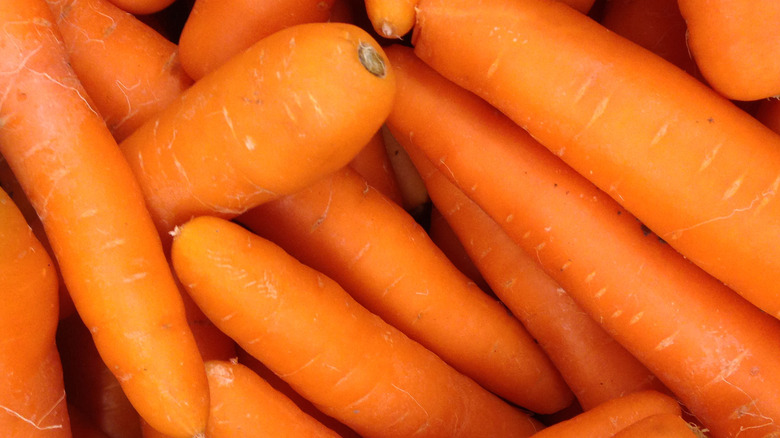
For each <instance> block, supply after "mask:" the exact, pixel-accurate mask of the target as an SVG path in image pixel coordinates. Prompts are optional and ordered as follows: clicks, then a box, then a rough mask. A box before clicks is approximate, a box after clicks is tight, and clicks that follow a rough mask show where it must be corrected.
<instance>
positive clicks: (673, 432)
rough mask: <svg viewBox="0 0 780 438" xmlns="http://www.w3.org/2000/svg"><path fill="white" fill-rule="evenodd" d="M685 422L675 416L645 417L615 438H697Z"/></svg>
mask: <svg viewBox="0 0 780 438" xmlns="http://www.w3.org/2000/svg"><path fill="white" fill-rule="evenodd" d="M696 437H697V435H696V434H695V433H694V432H693V429H691V426H689V425H688V423H687V422H685V420H683V418H682V417H681V416H679V415H675V414H655V415H650V416H649V417H645V418H643V419H641V420H639V421H637V422H636V423H634V424H632V425H630V426H628V427H626V428H625V429H623V430H621V431H619V432H618V433H616V434H615V435H613V438H696Z"/></svg>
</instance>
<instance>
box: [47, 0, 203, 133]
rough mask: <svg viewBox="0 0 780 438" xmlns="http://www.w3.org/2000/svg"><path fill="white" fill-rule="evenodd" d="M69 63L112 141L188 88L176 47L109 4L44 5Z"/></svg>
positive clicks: (67, 1) (52, 0)
mask: <svg viewBox="0 0 780 438" xmlns="http://www.w3.org/2000/svg"><path fill="white" fill-rule="evenodd" d="M47 2H48V3H49V7H50V8H51V10H52V12H53V13H54V15H55V17H57V27H58V28H59V30H60V33H61V34H62V38H63V41H64V42H65V47H66V49H67V51H68V57H69V59H70V64H71V66H72V67H73V69H74V70H75V71H76V74H77V75H78V77H79V81H80V82H81V83H82V85H83V86H84V88H85V89H86V90H87V93H88V94H89V96H90V97H91V98H92V100H93V101H94V103H95V107H96V109H97V110H98V112H99V113H100V115H102V116H103V118H104V119H105V121H106V124H107V125H108V127H109V129H110V130H111V132H112V133H113V134H114V137H115V138H116V139H117V141H122V140H123V139H125V138H126V137H127V136H128V135H130V134H131V133H132V132H133V131H135V130H136V128H138V127H139V126H140V125H141V124H142V123H143V122H144V121H145V120H147V119H148V118H150V117H151V116H153V115H154V114H157V113H158V112H159V111H161V110H162V109H163V108H165V107H166V106H167V105H168V104H169V103H171V102H172V101H174V100H175V99H176V98H178V97H179V95H180V94H181V93H182V92H183V91H184V90H186V89H187V88H189V86H190V85H192V79H190V78H189V77H188V76H187V75H186V74H185V73H184V70H182V68H181V65H180V64H179V57H178V52H177V48H176V45H175V44H174V43H172V42H170V41H168V40H167V39H166V38H165V37H163V36H162V35H160V34H159V33H157V32H156V31H155V30H153V29H152V28H151V27H149V26H147V25H146V24H144V23H142V22H141V21H140V20H138V19H137V18H135V17H134V16H133V15H130V14H129V13H127V12H125V11H123V10H121V9H119V8H118V7H116V6H114V5H113V4H112V3H110V2H109V0H86V1H83V0H78V1H77V0H47Z"/></svg>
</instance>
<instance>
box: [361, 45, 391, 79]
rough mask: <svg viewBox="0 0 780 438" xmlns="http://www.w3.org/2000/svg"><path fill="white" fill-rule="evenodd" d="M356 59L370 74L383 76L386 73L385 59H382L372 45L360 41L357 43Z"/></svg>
mask: <svg viewBox="0 0 780 438" xmlns="http://www.w3.org/2000/svg"><path fill="white" fill-rule="evenodd" d="M358 59H360V63H361V64H363V67H365V68H366V70H368V71H369V72H370V73H371V74H372V75H374V76H377V77H380V78H383V77H385V75H386V74H387V68H386V67H385V60H384V59H382V55H380V54H379V52H378V51H377V50H376V49H375V48H374V46H372V45H370V44H368V43H363V42H361V43H360V44H359V45H358Z"/></svg>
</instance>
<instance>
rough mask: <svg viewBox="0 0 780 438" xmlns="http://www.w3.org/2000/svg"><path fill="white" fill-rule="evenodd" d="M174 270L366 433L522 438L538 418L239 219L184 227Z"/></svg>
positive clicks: (324, 403)
mask: <svg viewBox="0 0 780 438" xmlns="http://www.w3.org/2000/svg"><path fill="white" fill-rule="evenodd" d="M176 234H177V235H176V237H175V238H174V241H173V248H172V258H173V265H174V268H175V270H176V272H177V274H178V275H179V278H181V280H182V283H183V284H184V285H185V286H186V287H187V289H188V291H189V292H190V294H191V295H192V296H193V298H194V299H195V301H196V302H197V303H198V305H199V306H200V307H201V308H202V309H203V311H204V312H205V313H206V314H207V315H208V316H209V318H210V319H211V320H212V321H214V323H215V324H216V325H217V326H218V327H220V328H221V329H222V330H223V331H224V332H225V333H227V334H228V335H229V336H231V337H232V338H233V339H235V340H236V342H237V343H238V344H239V345H240V346H241V347H242V348H244V349H245V350H246V351H247V352H249V353H250V354H251V355H252V356H254V357H256V358H257V359H259V360H260V361H261V362H263V363H264V364H265V365H266V366H267V367H268V368H270V369H271V370H272V371H273V372H274V373H276V374H277V375H279V376H280V377H282V378H283V379H284V380H285V381H287V382H288V383H289V384H290V385H291V386H292V387H293V388H294V389H295V390H296V391H297V392H299V393H300V394H301V395H303V396H304V397H306V398H307V399H309V400H310V401H312V402H313V403H314V404H315V405H316V406H317V407H318V408H320V409H322V411H323V412H324V413H326V414H327V415H330V416H332V417H334V418H336V419H338V420H339V421H341V422H343V423H344V424H346V425H347V426H350V427H351V428H352V429H354V430H355V431H356V432H358V433H359V434H360V435H362V436H365V437H398V436H420V437H427V436H447V437H453V438H455V437H461V436H462V437H473V436H490V437H502V436H512V437H522V436H528V435H529V434H531V433H533V432H534V431H535V430H536V428H537V427H539V424H538V422H536V421H534V420H532V419H531V418H530V417H529V416H527V415H526V414H524V413H522V412H521V411H519V410H517V409H515V408H513V407H511V406H510V405H508V404H507V403H505V402H503V401H502V400H500V399H499V398H498V397H496V396H494V395H492V394H490V393H489V392H487V391H486V390H485V389H483V388H481V387H479V386H478V385H477V384H476V383H474V381H473V380H471V379H469V378H467V377H465V376H463V375H462V374H460V373H458V372H457V371H455V370H454V369H453V368H451V367H449V366H448V365H446V364H445V363H444V362H443V361H442V360H441V359H440V358H439V357H438V356H436V355H434V354H433V353H431V352H430V351H428V350H426V349H425V348H423V347H422V346H420V345H419V344H417V343H416V342H413V341H411V340H410V339H409V338H407V337H406V336H404V335H403V334H401V333H400V332H399V331H398V330H396V329H394V328H393V327H392V326H390V325H388V324H387V323H386V322H384V321H383V320H382V319H380V318H379V317H377V316H375V315H373V314H371V313H370V312H368V311H367V310H366V309H365V308H363V307H362V306H360V305H359V304H358V303H357V302H355V301H354V299H352V298H351V297H350V296H349V295H348V294H347V293H346V292H345V291H344V290H343V289H342V288H341V287H340V286H339V285H338V284H337V283H336V282H335V281H333V280H331V279H330V278H328V277H326V276H324V275H322V274H320V273H319V272H317V271H315V270H313V269H311V268H309V267H307V266H305V265H303V264H301V263H300V262H298V261H297V260H295V259H294V258H293V257H291V256H290V255H288V254H286V253H285V252H284V251H283V250H282V249H281V248H279V247H278V246H276V245H274V244H272V243H271V242H269V241H267V240H265V239H262V238H260V237H258V236H255V235H253V234H252V233H250V232H249V231H247V230H245V229H244V228H242V227H241V226H239V225H236V224H234V223H232V222H229V221H225V220H222V219H218V218H214V217H208V216H201V217H198V218H195V219H192V220H191V221H189V222H188V223H186V224H185V225H183V226H181V227H179V229H178V232H177V233H176Z"/></svg>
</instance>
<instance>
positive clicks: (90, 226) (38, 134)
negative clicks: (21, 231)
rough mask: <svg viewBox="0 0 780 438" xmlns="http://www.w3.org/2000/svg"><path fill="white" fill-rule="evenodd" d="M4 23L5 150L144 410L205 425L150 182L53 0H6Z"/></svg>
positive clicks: (1, 148) (178, 429) (1, 140)
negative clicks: (105, 116)
mask: <svg viewBox="0 0 780 438" xmlns="http://www.w3.org/2000/svg"><path fill="white" fill-rule="evenodd" d="M0 26H2V27H3V29H4V32H3V33H2V34H1V35H0V72H2V74H0V89H2V90H4V93H5V94H4V96H5V97H4V99H3V100H2V104H1V105H0V120H2V125H3V126H2V129H0V153H2V155H3V156H4V157H5V158H6V160H7V161H8V164H9V165H10V167H11V169H12V170H13V172H14V174H15V175H16V176H17V178H18V180H19V183H20V185H21V186H22V188H23V189H24V191H25V193H26V194H27V196H28V198H29V199H30V202H31V204H32V205H33V207H34V208H35V210H36V212H37V213H38V216H39V217H40V218H41V221H42V222H43V225H44V228H45V231H46V235H47V236H48V237H49V241H50V243H51V246H52V250H53V252H54V255H55V256H56V258H57V261H58V265H59V267H60V270H61V273H62V276H63V279H64V281H65V284H66V285H67V288H68V291H69V293H70V295H71V297H72V298H73V302H74V304H75V306H76V310H77V311H78V313H79V315H80V316H81V318H82V319H83V321H84V323H85V324H86V325H87V327H88V328H89V329H90V331H91V332H92V335H93V339H94V340H95V344H96V346H97V348H98V351H99V352H100V355H101V357H102V358H103V360H104V362H105V363H106V365H107V366H108V367H109V369H110V370H111V371H112V373H114V375H115V376H116V377H117V378H118V379H119V381H120V383H121V384H122V388H123V390H124V391H125V394H126V395H127V397H128V399H129V400H130V401H131V403H132V404H133V406H134V407H135V408H136V410H137V411H138V412H139V413H140V414H141V416H142V417H144V418H145V419H146V420H147V421H149V422H150V423H153V424H155V425H156V427H158V428H160V429H163V430H166V431H167V432H168V433H170V434H172V435H175V436H179V437H191V436H194V435H196V434H199V433H202V432H203V430H204V428H205V423H206V417H207V415H208V383H207V381H206V374H205V370H204V369H203V361H202V360H201V357H200V355H199V354H198V350H197V347H196V345H195V342H194V339H193V336H192V332H191V331H190V330H189V328H188V327H187V322H186V319H185V314H184V309H183V306H182V302H181V296H180V294H179V291H178V289H177V287H176V284H175V283H174V280H173V276H172V273H171V270H170V266H169V265H168V263H167V261H166V259H165V256H164V254H163V249H162V245H161V242H160V238H159V236H158V234H157V232H156V230H155V228H154V224H153V222H152V220H151V218H150V216H149V213H148V211H147V210H146V208H145V205H144V199H143V196H142V193H141V190H140V189H139V187H138V184H137V182H136V180H135V179H134V177H133V174H132V172H131V170H130V168H129V166H128V165H127V162H126V161H125V160H124V158H123V156H122V154H121V152H120V151H119V149H118V148H117V145H116V142H115V141H114V139H113V137H112V136H111V133H110V132H109V130H108V129H107V127H106V125H105V123H104V122H103V120H102V118H101V117H100V116H99V115H98V114H97V113H96V112H95V111H94V110H93V109H92V108H91V107H90V106H89V105H88V103H87V102H88V99H87V98H86V97H85V96H86V92H85V91H84V89H83V87H82V86H81V85H80V83H79V82H78V80H77V78H76V75H75V74H74V72H73V70H71V69H70V68H69V66H68V64H67V55H66V53H65V49H64V46H63V43H62V41H61V40H60V39H59V34H58V33H57V32H56V27H55V22H54V17H53V15H52V14H51V11H50V10H49V8H48V5H47V4H46V2H45V1H43V0H13V1H4V2H1V3H0Z"/></svg>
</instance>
